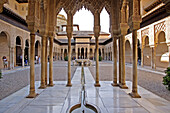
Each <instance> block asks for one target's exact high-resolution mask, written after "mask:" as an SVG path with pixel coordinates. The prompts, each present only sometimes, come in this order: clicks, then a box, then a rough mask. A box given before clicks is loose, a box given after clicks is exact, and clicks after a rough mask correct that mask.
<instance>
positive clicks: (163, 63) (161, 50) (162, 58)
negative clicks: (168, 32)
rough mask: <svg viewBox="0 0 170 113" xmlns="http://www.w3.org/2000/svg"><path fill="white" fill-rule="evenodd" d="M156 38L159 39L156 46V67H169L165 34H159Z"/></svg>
mask: <svg viewBox="0 0 170 113" xmlns="http://www.w3.org/2000/svg"><path fill="white" fill-rule="evenodd" d="M156 38H157V39H158V41H157V46H156V66H157V67H168V64H169V53H168V46H167V44H166V39H165V32H163V31H161V32H159V33H158V35H157V37H156Z"/></svg>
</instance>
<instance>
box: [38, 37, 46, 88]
mask: <svg viewBox="0 0 170 113" xmlns="http://www.w3.org/2000/svg"><path fill="white" fill-rule="evenodd" d="M41 40H42V41H41V42H42V44H41V45H42V47H41V86H40V87H39V88H42V89H44V88H46V85H45V44H46V36H43V37H42V38H41Z"/></svg>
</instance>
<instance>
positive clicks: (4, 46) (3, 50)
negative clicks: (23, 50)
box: [0, 32, 9, 69]
mask: <svg viewBox="0 0 170 113" xmlns="http://www.w3.org/2000/svg"><path fill="white" fill-rule="evenodd" d="M0 45H1V46H0V69H2V68H4V65H3V57H4V56H5V57H6V58H7V61H9V48H8V39H7V34H6V33H5V32H1V33H0Z"/></svg>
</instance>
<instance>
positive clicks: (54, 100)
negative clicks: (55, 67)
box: [0, 67, 170, 113]
mask: <svg viewBox="0 0 170 113" xmlns="http://www.w3.org/2000/svg"><path fill="white" fill-rule="evenodd" d="M84 74H85V83H86V84H85V91H86V93H87V96H86V101H87V103H88V104H91V105H94V106H96V107H97V108H99V109H100V111H101V113H149V112H150V113H169V111H170V102H169V101H167V100H165V99H163V98H161V97H159V96H157V95H155V94H153V93H152V92H149V91H148V90H146V89H144V88H142V87H140V86H138V88H139V94H140V95H141V96H142V98H136V99H134V98H131V97H130V96H129V95H128V93H130V92H131V87H132V83H131V82H130V81H126V83H127V86H128V87H129V89H120V88H119V87H113V86H112V85H111V83H112V81H100V84H101V87H94V83H95V81H94V78H93V76H92V74H91V72H90V70H89V68H88V67H84ZM66 83H67V82H66V81H54V84H55V86H53V87H47V88H46V89H38V87H39V86H40V81H36V83H35V86H36V92H38V93H39V95H38V96H37V97H36V98H33V99H28V98H25V97H26V96H27V95H28V93H29V85H28V86H26V87H24V88H23V89H21V90H19V91H17V92H16V93H13V94H12V95H10V96H8V97H6V98H4V99H3V100H1V101H0V113H67V111H68V109H69V108H70V107H71V106H74V105H76V104H78V103H79V102H80V100H81V98H80V97H81V96H80V93H81V89H82V85H81V67H78V68H77V69H76V71H75V73H74V76H73V78H72V84H73V86H72V87H66Z"/></svg>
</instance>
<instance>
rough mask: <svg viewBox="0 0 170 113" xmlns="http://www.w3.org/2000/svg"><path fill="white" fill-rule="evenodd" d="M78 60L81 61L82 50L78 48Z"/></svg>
mask: <svg viewBox="0 0 170 113" xmlns="http://www.w3.org/2000/svg"><path fill="white" fill-rule="evenodd" d="M78 59H80V48H78Z"/></svg>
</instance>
